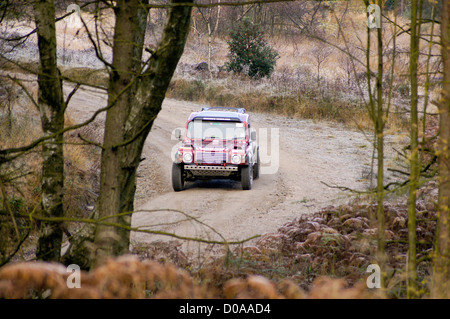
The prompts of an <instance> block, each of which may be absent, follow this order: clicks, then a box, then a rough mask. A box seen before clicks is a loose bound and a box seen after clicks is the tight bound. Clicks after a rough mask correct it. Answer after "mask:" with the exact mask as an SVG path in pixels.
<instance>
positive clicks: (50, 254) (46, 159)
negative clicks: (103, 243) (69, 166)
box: [34, 0, 66, 261]
mask: <svg viewBox="0 0 450 319" xmlns="http://www.w3.org/2000/svg"><path fill="white" fill-rule="evenodd" d="M34 11H35V20H36V28H37V35H38V46H39V57H40V68H39V76H38V83H39V97H38V104H39V109H40V114H41V122H42V129H43V134H44V136H48V135H51V134H54V133H56V132H58V131H60V130H62V129H63V128H64V112H65V108H66V105H65V102H64V95H63V91H62V80H61V76H60V72H59V70H58V68H57V59H56V32H55V7H54V1H52V0H41V1H36V2H35V5H34ZM42 158H43V164H42V215H43V216H45V217H61V216H63V215H64V211H63V185H64V156H63V135H62V134H60V135H56V137H54V138H51V139H49V140H48V141H47V142H46V143H44V144H43V145H42ZM60 226H61V225H60V224H59V223H55V222H41V224H40V231H39V241H38V247H37V258H38V259H42V260H54V261H57V260H59V259H60V254H61V242H62V234H63V231H62V228H61V227H60Z"/></svg>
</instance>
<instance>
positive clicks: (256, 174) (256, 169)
mask: <svg viewBox="0 0 450 319" xmlns="http://www.w3.org/2000/svg"><path fill="white" fill-rule="evenodd" d="M260 170H261V166H260V161H259V150H258V151H257V155H256V163H255V164H254V165H253V179H258V178H259V172H260Z"/></svg>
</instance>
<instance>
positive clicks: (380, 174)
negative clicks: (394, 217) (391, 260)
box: [369, 0, 386, 288]
mask: <svg viewBox="0 0 450 319" xmlns="http://www.w3.org/2000/svg"><path fill="white" fill-rule="evenodd" d="M377 4H378V5H379V6H380V7H381V0H378V1H377ZM380 23H381V19H380ZM382 31H383V28H382V26H381V25H380V28H378V29H377V56H378V74H377V81H376V88H377V107H376V109H377V110H376V119H375V134H376V140H377V207H378V208H377V221H378V250H377V255H378V256H377V260H378V262H379V263H380V265H379V266H380V268H381V270H382V274H381V287H383V288H384V287H385V278H386V274H385V271H386V270H385V264H386V252H385V237H386V236H385V216H384V123H385V114H384V110H383V87H382V83H383V35H382ZM369 85H370V83H369Z"/></svg>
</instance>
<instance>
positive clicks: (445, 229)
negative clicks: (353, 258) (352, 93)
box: [431, 0, 450, 298]
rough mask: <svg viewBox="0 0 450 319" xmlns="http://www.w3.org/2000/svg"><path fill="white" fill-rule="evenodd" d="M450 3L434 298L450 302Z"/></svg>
mask: <svg viewBox="0 0 450 319" xmlns="http://www.w3.org/2000/svg"><path fill="white" fill-rule="evenodd" d="M449 19H450V1H449V0H444V1H443V4H442V18H441V41H442V47H441V51H442V61H443V64H444V82H443V85H442V99H441V101H439V102H440V103H439V144H438V151H437V155H438V159H439V199H438V205H439V206H438V225H437V238H436V248H435V256H434V270H433V285H432V290H431V296H432V297H433V298H450V214H449V210H450V148H449V141H450V23H449Z"/></svg>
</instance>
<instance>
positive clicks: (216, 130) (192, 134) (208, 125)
mask: <svg viewBox="0 0 450 319" xmlns="http://www.w3.org/2000/svg"><path fill="white" fill-rule="evenodd" d="M186 136H187V137H188V138H196V139H197V138H198V139H202V140H214V139H220V140H244V139H245V124H244V123H240V122H230V121H207V120H194V121H191V122H189V124H188V128H187V135H186Z"/></svg>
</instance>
